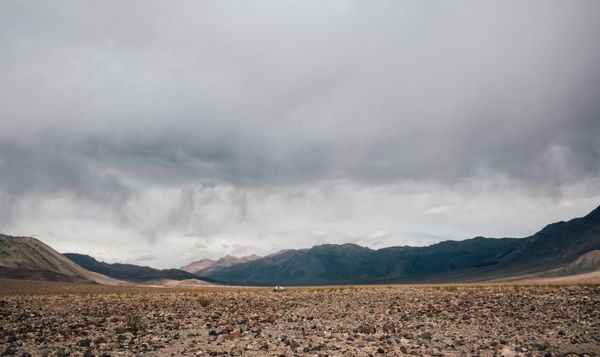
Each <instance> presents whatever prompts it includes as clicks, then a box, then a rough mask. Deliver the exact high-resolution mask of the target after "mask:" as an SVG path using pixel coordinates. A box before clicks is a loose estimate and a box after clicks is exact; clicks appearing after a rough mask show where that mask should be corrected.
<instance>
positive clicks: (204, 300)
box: [198, 295, 210, 307]
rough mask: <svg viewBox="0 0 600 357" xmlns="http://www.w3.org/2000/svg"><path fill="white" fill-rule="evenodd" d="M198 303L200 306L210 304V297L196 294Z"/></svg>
mask: <svg viewBox="0 0 600 357" xmlns="http://www.w3.org/2000/svg"><path fill="white" fill-rule="evenodd" d="M198 303H199V304H200V306H202V307H207V306H208V305H210V299H209V298H207V297H206V296H202V295H200V296H198Z"/></svg>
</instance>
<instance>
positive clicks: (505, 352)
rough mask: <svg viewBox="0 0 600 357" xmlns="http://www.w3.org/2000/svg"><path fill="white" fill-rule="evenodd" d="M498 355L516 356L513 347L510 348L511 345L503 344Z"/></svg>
mask: <svg viewBox="0 0 600 357" xmlns="http://www.w3.org/2000/svg"><path fill="white" fill-rule="evenodd" d="M500 356H502V357H516V356H517V351H515V349H514V348H512V347H508V346H504V348H502V351H500Z"/></svg>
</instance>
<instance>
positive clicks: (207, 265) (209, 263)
mask: <svg viewBox="0 0 600 357" xmlns="http://www.w3.org/2000/svg"><path fill="white" fill-rule="evenodd" d="M259 258H260V257H259V256H258V255H248V256H245V257H236V256H233V255H227V256H225V257H223V258H221V259H218V260H213V259H201V260H197V261H195V262H191V263H190V264H188V265H184V266H182V267H181V270H185V271H187V272H189V273H193V274H196V275H198V276H205V275H207V274H209V273H210V272H212V271H215V270H218V269H221V268H226V267H229V266H232V265H235V264H239V263H246V262H250V261H253V260H256V259H259Z"/></svg>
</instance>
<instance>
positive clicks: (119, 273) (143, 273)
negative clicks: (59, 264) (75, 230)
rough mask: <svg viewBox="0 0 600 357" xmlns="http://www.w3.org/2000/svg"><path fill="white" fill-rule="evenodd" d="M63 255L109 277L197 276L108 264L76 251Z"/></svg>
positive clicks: (187, 277) (170, 270)
mask: <svg viewBox="0 0 600 357" xmlns="http://www.w3.org/2000/svg"><path fill="white" fill-rule="evenodd" d="M64 256H65V257H67V258H69V259H70V260H72V261H73V262H75V263H77V264H78V265H80V266H82V267H84V268H85V269H87V270H90V271H94V272H97V273H100V274H104V275H106V276H110V277H111V278H115V279H120V280H129V281H135V282H141V281H149V280H159V279H172V280H185V279H198V276H196V275H194V274H191V273H188V272H186V271H183V270H179V269H163V270H159V269H154V268H150V267H146V266H139V265H134V264H120V263H115V264H109V263H105V262H100V261H97V260H96V259H94V258H92V257H90V256H89V255H85V254H77V253H65V254H64Z"/></svg>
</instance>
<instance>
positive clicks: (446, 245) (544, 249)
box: [203, 207, 600, 285]
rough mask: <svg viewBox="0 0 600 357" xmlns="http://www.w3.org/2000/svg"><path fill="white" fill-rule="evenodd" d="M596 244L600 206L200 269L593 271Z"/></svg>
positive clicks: (345, 275)
mask: <svg viewBox="0 0 600 357" xmlns="http://www.w3.org/2000/svg"><path fill="white" fill-rule="evenodd" d="M599 249H600V207H599V208H596V209H595V210H594V211H592V212H591V213H590V214H588V215H587V216H585V217H582V218H576V219H573V220H570V221H568V222H558V223H553V224H550V225H548V226H546V227H545V228H544V229H542V230H541V231H539V232H538V233H536V234H534V235H532V236H530V237H527V238H500V239H493V238H484V237H476V238H473V239H467V240H463V241H444V242H441V243H438V244H434V245H430V246H427V247H408V246H406V247H389V248H383V249H378V250H372V249H369V248H365V247H361V246H358V245H355V244H342V245H335V244H324V245H319V246H315V247H312V248H310V249H301V250H288V251H285V252H282V253H279V254H275V255H271V256H267V257H264V258H260V259H256V260H253V261H250V262H245V263H238V264H234V265H231V266H228V267H220V268H218V269H212V270H211V271H208V272H206V271H205V272H204V274H203V276H206V277H209V278H212V279H215V280H217V281H220V282H224V283H233V284H256V285H273V284H286V285H304V284H358V283H392V282H450V281H482V280H488V279H494V278H498V277H509V276H516V275H523V274H533V273H540V274H542V273H545V274H546V275H547V274H548V273H547V272H548V271H550V272H556V274H564V272H565V271H573V270H577V271H579V272H587V271H593V270H596V269H600V265H599V264H598V263H599V260H598V259H597V255H596V254H595V253H594V254H591V255H589V256H586V257H583V256H584V255H585V254H586V253H589V252H592V251H595V250H599ZM580 258H581V259H580ZM578 259H580V261H579V262H578ZM569 264H571V265H570V268H567V266H569ZM565 269H566V270H565ZM559 272H563V273H559Z"/></svg>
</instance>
